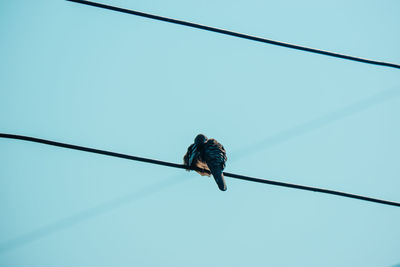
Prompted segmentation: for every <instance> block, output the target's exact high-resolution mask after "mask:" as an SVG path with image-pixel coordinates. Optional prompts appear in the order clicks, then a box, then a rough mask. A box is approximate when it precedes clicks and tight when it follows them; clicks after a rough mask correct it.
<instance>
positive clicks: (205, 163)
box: [183, 134, 227, 191]
mask: <svg viewBox="0 0 400 267" xmlns="http://www.w3.org/2000/svg"><path fill="white" fill-rule="evenodd" d="M226 160H227V158H226V152H225V148H224V147H223V146H222V145H221V144H220V143H218V142H217V140H215V139H207V137H206V136H205V135H204V134H199V135H197V136H196V138H195V139H194V144H191V145H190V146H189V147H188V150H187V152H186V154H185V156H184V157H183V163H184V164H185V165H186V166H188V167H198V168H200V169H205V170H208V171H210V172H211V174H212V175H213V176H214V180H215V182H216V183H217V185H218V187H219V189H220V190H222V191H225V190H226V184H225V181H224V174H223V173H222V171H223V170H224V168H225V162H226ZM188 170H189V169H188ZM196 172H198V173H199V174H200V175H202V176H210V174H209V173H207V172H202V171H196Z"/></svg>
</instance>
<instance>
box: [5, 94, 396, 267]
mask: <svg viewBox="0 0 400 267" xmlns="http://www.w3.org/2000/svg"><path fill="white" fill-rule="evenodd" d="M399 94H400V91H398V88H395V89H390V90H386V91H383V92H381V93H378V94H376V95H373V96H371V97H369V98H367V99H365V100H361V101H359V102H356V103H354V104H352V105H350V106H347V107H344V108H343V109H339V110H337V111H335V112H332V113H329V114H326V115H324V116H322V117H321V118H318V119H315V120H312V121H309V122H306V123H305V124H301V125H298V126H295V127H293V128H291V129H289V130H286V131H283V132H280V133H278V134H275V135H272V136H270V137H268V138H267V139H265V140H263V141H261V142H258V143H257V144H256V145H252V146H250V147H247V148H244V149H241V150H239V151H233V152H232V154H233V156H234V157H233V158H232V155H231V156H230V162H233V161H235V160H237V159H239V157H243V156H244V155H246V154H249V153H254V152H255V151H258V150H260V149H265V148H267V147H270V146H273V145H276V144H279V143H281V142H285V141H287V140H289V139H291V138H294V137H296V136H298V135H301V134H304V133H306V132H309V131H312V130H315V129H316V128H320V127H323V126H325V125H327V124H329V123H332V122H335V121H337V120H339V119H341V118H344V117H347V116H350V115H352V114H354V113H357V112H359V111H361V110H364V109H366V108H368V107H370V106H373V105H376V104H378V103H380V102H383V101H386V100H388V99H392V98H393V97H398V96H399ZM237 154H239V155H237ZM236 155H237V156H236ZM173 178H174V179H173V180H171V179H167V181H166V182H165V181H163V182H161V183H157V184H154V185H152V186H150V187H148V188H146V189H144V190H142V191H139V192H133V193H130V194H128V195H125V196H123V197H118V198H116V199H113V200H109V201H107V202H104V203H102V204H100V205H97V206H94V207H91V208H88V209H86V210H83V211H81V212H79V213H76V214H73V215H70V216H67V217H64V218H61V219H59V220H57V221H55V222H52V223H49V224H46V225H44V226H42V227H40V228H38V229H35V230H33V231H30V232H28V233H24V234H21V235H19V236H16V237H14V238H11V239H9V240H6V241H4V242H1V243H0V253H3V252H6V251H10V250H13V249H16V248H18V247H21V246H23V245H26V244H29V243H31V242H34V241H36V240H39V239H42V238H44V237H46V236H48V235H51V234H53V233H55V232H58V231H61V230H63V229H66V228H69V227H72V226H74V225H76V224H78V223H81V222H82V221H86V220H89V219H91V218H93V217H96V216H99V215H101V214H104V213H107V212H110V211H112V210H114V209H116V208H120V207H121V206H124V205H126V204H128V203H130V202H132V201H137V200H139V199H141V198H144V197H147V196H148V195H151V194H153V193H156V192H159V191H160V190H161V189H165V188H167V187H170V186H175V185H177V184H180V183H182V182H185V181H188V180H187V179H184V180H177V179H176V177H173ZM399 267H400V266H399Z"/></svg>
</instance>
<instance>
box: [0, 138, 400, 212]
mask: <svg viewBox="0 0 400 267" xmlns="http://www.w3.org/2000/svg"><path fill="white" fill-rule="evenodd" d="M0 138H8V139H16V140H24V141H29V142H35V143H41V144H46V145H51V146H57V147H63V148H68V149H74V150H80V151H85V152H90V153H96V154H101V155H106V156H110V157H117V158H123V159H128V160H134V161H141V162H146V163H150V164H157V165H162V166H167V167H172V168H179V169H190V170H196V171H202V172H207V173H209V174H210V172H209V171H208V170H204V169H201V168H197V167H188V166H185V165H183V164H177V163H172V162H166V161H161V160H155V159H149V158H143V157H137V156H132V155H127V154H121V153H116V152H111V151H106V150H100V149H95V148H89V147H83V146H77V145H72V144H66V143H61V142H55V141H51V140H46V139H40V138H35V137H30V136H23V135H15V134H6V133H0ZM224 176H226V177H231V178H235V179H241V180H246V181H251V182H256V183H263V184H270V185H275V186H281V187H288V188H295V189H300V190H306V191H313V192H319V193H325V194H331V195H337V196H342V197H347V198H354V199H359V200H363V201H369V202H375V203H379V204H384V205H391V206H397V207H400V203H398V202H393V201H388V200H383V199H377V198H372V197H367V196H362V195H356V194H351V193H346V192H340V191H335V190H330V189H324V188H318V187H312V186H304V185H297V184H291V183H285V182H279V181H273V180H267V179H261V178H255V177H250V176H245V175H239V174H235V173H229V172H224Z"/></svg>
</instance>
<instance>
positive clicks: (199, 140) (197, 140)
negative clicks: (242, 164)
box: [194, 134, 207, 145]
mask: <svg viewBox="0 0 400 267" xmlns="http://www.w3.org/2000/svg"><path fill="white" fill-rule="evenodd" d="M206 141H207V137H206V136H205V135H204V134H199V135H197V136H196V138H195V139H194V143H195V144H196V145H201V144H204V143H205V142H206Z"/></svg>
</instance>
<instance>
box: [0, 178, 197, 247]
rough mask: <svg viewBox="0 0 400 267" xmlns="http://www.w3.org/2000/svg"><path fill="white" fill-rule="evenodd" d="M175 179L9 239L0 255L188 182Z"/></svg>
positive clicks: (1, 244) (4, 243)
mask: <svg viewBox="0 0 400 267" xmlns="http://www.w3.org/2000/svg"><path fill="white" fill-rule="evenodd" d="M175 178H176V177H170V178H169V179H167V180H165V181H162V182H161V183H156V184H153V185H150V186H148V187H146V188H144V189H143V190H141V191H135V192H133V193H130V194H127V195H125V196H122V197H118V198H116V199H113V200H111V201H107V202H104V203H102V204H99V205H97V206H95V207H91V208H88V209H85V210H83V211H80V212H78V213H75V214H73V215H70V216H68V217H64V218H62V219H59V220H57V221H55V222H52V223H49V224H46V225H44V226H42V227H40V228H38V229H35V230H33V231H30V232H28V233H24V234H21V235H19V236H17V237H14V238H11V239H9V240H6V241H3V242H1V243H0V254H1V253H4V252H7V251H10V250H13V249H16V248H19V247H21V246H23V245H26V244H29V243H31V242H33V241H36V240H39V239H42V238H44V237H46V236H48V235H50V234H52V233H55V232H58V231H60V230H63V229H66V228H69V227H72V226H74V225H76V224H78V223H80V222H82V221H86V220H89V219H91V218H93V217H95V216H98V215H101V214H104V213H107V212H110V211H112V210H114V209H116V208H119V207H121V206H123V205H126V204H127V203H130V202H132V201H138V200H140V199H143V198H146V197H148V196H150V195H152V194H155V193H157V192H159V191H161V190H163V189H165V188H168V187H171V186H175V185H178V184H180V183H182V182H186V181H190V180H188V179H183V180H182V179H181V180H179V179H175Z"/></svg>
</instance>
